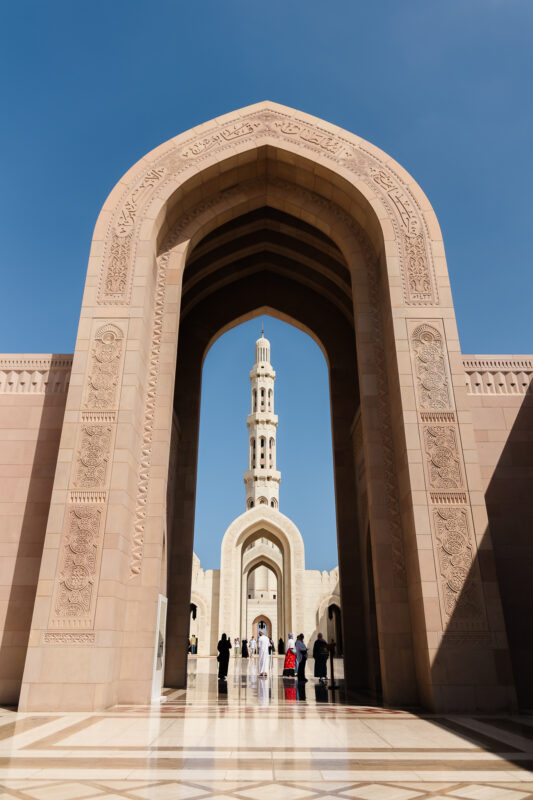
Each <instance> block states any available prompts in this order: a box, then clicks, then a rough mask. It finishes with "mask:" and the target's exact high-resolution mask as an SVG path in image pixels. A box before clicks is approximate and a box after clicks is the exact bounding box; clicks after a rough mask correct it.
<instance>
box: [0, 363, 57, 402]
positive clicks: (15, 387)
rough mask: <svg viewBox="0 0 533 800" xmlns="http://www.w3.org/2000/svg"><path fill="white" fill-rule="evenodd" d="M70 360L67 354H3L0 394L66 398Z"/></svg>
mask: <svg viewBox="0 0 533 800" xmlns="http://www.w3.org/2000/svg"><path fill="white" fill-rule="evenodd" d="M72 359H73V356H72V354H70V353H59V354H56V353H43V354H41V353H2V354H0V394H65V393H66V392H67V390H68V386H69V381H70V372H71V369H72Z"/></svg>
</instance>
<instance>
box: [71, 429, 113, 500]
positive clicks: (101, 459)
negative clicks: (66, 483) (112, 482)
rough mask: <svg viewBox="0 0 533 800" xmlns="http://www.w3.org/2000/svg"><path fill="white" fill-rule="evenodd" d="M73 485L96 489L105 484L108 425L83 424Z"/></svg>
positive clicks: (108, 452) (108, 446) (108, 449)
mask: <svg viewBox="0 0 533 800" xmlns="http://www.w3.org/2000/svg"><path fill="white" fill-rule="evenodd" d="M81 432H82V433H81V445H80V450H79V455H78V468H77V472H76V478H75V486H76V488H78V489H97V488H101V487H103V486H104V485H105V480H106V473H107V463H108V461H109V455H110V447H111V433H112V428H111V426H110V425H83V426H82V429H81Z"/></svg>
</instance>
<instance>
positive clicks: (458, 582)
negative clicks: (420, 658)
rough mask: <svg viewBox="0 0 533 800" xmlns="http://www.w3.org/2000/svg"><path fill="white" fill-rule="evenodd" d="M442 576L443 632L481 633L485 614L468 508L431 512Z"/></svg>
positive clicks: (437, 509)
mask: <svg viewBox="0 0 533 800" xmlns="http://www.w3.org/2000/svg"><path fill="white" fill-rule="evenodd" d="M432 516H433V525H434V532H435V539H436V550H437V557H438V566H439V572H440V589H441V604H442V616H443V628H444V629H445V630H464V631H468V630H480V629H482V628H484V627H485V624H486V620H485V611H484V604H483V597H482V594H481V585H480V578H479V568H478V565H477V563H476V561H475V558H474V553H475V548H474V543H473V538H472V530H471V523H470V522H469V511H468V509H467V508H434V509H433V511H432Z"/></svg>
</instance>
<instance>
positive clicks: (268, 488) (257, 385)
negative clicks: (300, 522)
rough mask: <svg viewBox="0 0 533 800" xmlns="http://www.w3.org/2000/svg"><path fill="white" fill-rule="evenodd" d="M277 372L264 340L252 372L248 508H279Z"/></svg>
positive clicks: (259, 342) (258, 343)
mask: <svg viewBox="0 0 533 800" xmlns="http://www.w3.org/2000/svg"><path fill="white" fill-rule="evenodd" d="M275 380H276V372H275V370H274V369H273V368H272V364H271V363H270V342H269V341H268V339H265V332H264V329H263V327H261V337H260V338H259V339H258V340H257V341H256V343H255V364H254V365H253V367H252V369H251V372H250V384H251V394H252V410H251V411H252V413H251V414H248V418H247V421H246V422H247V425H248V432H249V457H248V458H249V460H248V469H247V470H246V472H245V473H244V483H245V485H246V508H247V509H250V508H254V507H255V506H257V505H268V506H270V508H278V505H279V484H280V481H281V473H279V472H278V470H277V469H276V433H277V427H278V417H277V415H276V414H274V381H275Z"/></svg>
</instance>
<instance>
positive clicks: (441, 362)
mask: <svg viewBox="0 0 533 800" xmlns="http://www.w3.org/2000/svg"><path fill="white" fill-rule="evenodd" d="M411 346H412V349H413V353H414V363H415V373H416V382H417V390H418V405H419V408H420V409H428V410H430V411H440V410H444V409H449V408H451V407H452V405H451V393H450V386H449V382H448V372H447V369H446V361H445V358H446V354H445V347H444V341H443V338H442V335H441V334H440V332H439V331H438V330H437V328H435V327H434V326H433V325H428V324H427V323H423V324H422V325H419V326H418V327H417V328H415V330H414V331H413V333H412V335H411Z"/></svg>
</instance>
